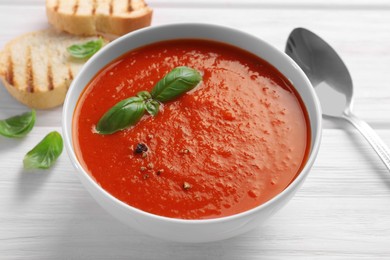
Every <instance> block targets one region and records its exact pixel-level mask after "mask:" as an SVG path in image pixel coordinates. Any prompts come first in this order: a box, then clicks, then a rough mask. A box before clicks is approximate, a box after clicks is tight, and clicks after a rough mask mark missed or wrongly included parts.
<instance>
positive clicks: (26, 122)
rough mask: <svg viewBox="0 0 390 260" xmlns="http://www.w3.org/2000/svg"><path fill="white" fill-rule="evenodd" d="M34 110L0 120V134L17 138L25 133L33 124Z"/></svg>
mask: <svg viewBox="0 0 390 260" xmlns="http://www.w3.org/2000/svg"><path fill="white" fill-rule="evenodd" d="M35 117H36V115H35V110H31V111H30V112H26V113H23V114H21V115H17V116H13V117H10V118H8V119H4V120H0V135H3V136H5V137H10V138H18V137H23V136H25V135H27V134H28V133H29V132H30V131H31V129H32V128H33V126H34V124H35Z"/></svg>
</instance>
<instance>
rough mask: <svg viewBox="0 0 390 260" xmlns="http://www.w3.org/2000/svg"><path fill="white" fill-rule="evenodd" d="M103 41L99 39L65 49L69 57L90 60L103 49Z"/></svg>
mask: <svg viewBox="0 0 390 260" xmlns="http://www.w3.org/2000/svg"><path fill="white" fill-rule="evenodd" d="M103 44H104V42H103V39H102V38H99V39H97V40H94V41H89V42H86V43H82V44H74V45H71V46H69V47H68V48H67V50H68V52H69V54H70V55H72V56H73V57H75V58H78V59H85V58H90V57H91V56H92V55H94V54H95V53H96V52H98V50H100V49H101V48H102V47H103Z"/></svg>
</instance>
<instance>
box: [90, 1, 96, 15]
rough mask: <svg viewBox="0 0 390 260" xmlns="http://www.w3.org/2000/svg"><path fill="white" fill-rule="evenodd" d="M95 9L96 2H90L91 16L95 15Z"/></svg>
mask: <svg viewBox="0 0 390 260" xmlns="http://www.w3.org/2000/svg"><path fill="white" fill-rule="evenodd" d="M96 7H97V3H96V0H92V11H91V13H92V15H95V13H96Z"/></svg>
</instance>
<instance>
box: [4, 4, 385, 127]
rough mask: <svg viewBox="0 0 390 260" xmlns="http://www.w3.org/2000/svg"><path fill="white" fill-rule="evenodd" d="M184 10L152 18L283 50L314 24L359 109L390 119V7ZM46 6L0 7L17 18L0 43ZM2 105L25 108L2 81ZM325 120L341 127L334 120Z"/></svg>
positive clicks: (376, 119)
mask: <svg viewBox="0 0 390 260" xmlns="http://www.w3.org/2000/svg"><path fill="white" fill-rule="evenodd" d="M183 10H185V9H183V8H160V9H158V10H156V11H155V16H154V21H153V24H154V25H160V24H168V23H174V22H183V21H186V22H199V21H202V22H205V23H215V24H221V25H226V26H230V27H234V28H240V29H242V30H244V31H246V32H248V33H251V34H253V35H256V36H258V37H260V38H262V39H264V40H266V41H267V42H269V43H271V44H272V45H274V46H275V47H277V48H278V49H280V50H283V49H284V45H285V42H286V39H287V36H288V34H289V33H290V31H291V30H292V29H293V28H295V27H299V26H303V27H308V28H310V29H312V30H313V31H315V32H316V33H318V34H319V35H321V36H323V37H324V38H325V39H326V40H327V41H328V42H329V43H330V44H331V45H333V46H334V48H335V49H336V50H337V51H338V52H339V53H340V55H341V56H342V58H343V59H344V60H345V62H346V64H347V65H348V67H349V69H350V72H351V75H352V77H353V81H354V84H355V101H356V102H355V112H356V114H357V115H359V116H360V117H361V118H363V119H364V120H367V121H368V122H370V123H371V124H372V125H373V126H374V127H375V128H383V127H385V126H387V125H389V124H390V92H389V90H388V83H386V82H387V74H388V68H390V47H389V46H390V30H388V28H390V11H388V10H384V11H376V12H365V11H356V10H353V11H348V10H339V11H334V12H333V11H329V10H306V11H305V12H304V15H303V12H302V11H301V10H268V9H267V10H259V9H254V10H244V9H239V10H234V9H223V11H220V12H219V13H218V15H216V13H215V9H209V10H204V9H202V8H198V9H196V8H194V9H191V10H190V12H191V13H192V14H191V15H188V13H187V12H184V11H183ZM44 12H45V11H44V8H43V7H42V6H28V7H26V8H20V7H17V6H3V7H2V8H0V22H2V23H3V24H5V23H6V22H7V21H14V22H13V23H12V25H10V26H2V27H0V47H1V46H4V45H5V43H6V42H7V41H9V40H11V39H12V38H14V37H16V36H18V35H20V34H22V33H24V32H28V31H33V30H37V29H41V28H45V27H47V22H46V18H45V14H44ZM31 14H34V16H31ZM195 14H196V15H195ZM25 17H28V19H26V18H25ZM232 17H236V18H235V19H232ZM239 17H242V19H239ZM244 17H245V19H244ZM247 17H250V19H248V18H247ZM316 17H321V19H316ZM0 85H1V84H0ZM0 107H1V109H0V118H4V117H6V116H8V115H13V114H16V113H19V112H20V111H24V110H25V109H26V108H25V107H24V106H21V105H19V104H18V103H17V102H16V101H15V100H14V99H13V98H12V97H10V96H9V94H8V93H7V92H6V91H5V90H4V88H3V87H0ZM60 110H61V109H60V108H58V109H54V111H60ZM40 118H41V119H42V120H41V121H40V122H38V124H41V123H42V124H43V125H47V124H48V123H51V124H52V125H53V126H58V125H59V122H60V117H59V116H58V115H57V114H55V113H50V111H49V112H41V115H40ZM325 126H326V127H337V125H336V126H335V124H329V123H326V124H325Z"/></svg>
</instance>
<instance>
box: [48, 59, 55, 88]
mask: <svg viewBox="0 0 390 260" xmlns="http://www.w3.org/2000/svg"><path fill="white" fill-rule="evenodd" d="M47 86H48V90H49V91H50V90H53V89H54V83H53V70H52V68H51V63H50V62H49V64H47Z"/></svg>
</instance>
